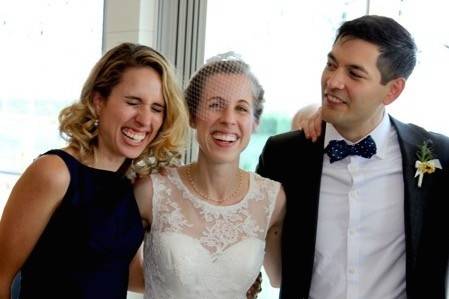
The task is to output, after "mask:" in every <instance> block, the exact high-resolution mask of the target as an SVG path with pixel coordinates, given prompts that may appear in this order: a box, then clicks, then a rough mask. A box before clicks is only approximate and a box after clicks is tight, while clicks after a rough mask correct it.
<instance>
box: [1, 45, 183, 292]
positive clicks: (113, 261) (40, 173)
mask: <svg viewBox="0 0 449 299" xmlns="http://www.w3.org/2000/svg"><path fill="white" fill-rule="evenodd" d="M186 115H187V114H186V112H185V108H184V105H183V102H182V93H181V92H180V88H179V87H178V86H177V83H176V79H175V76H174V73H173V70H172V68H171V66H170V65H169V64H168V62H167V61H166V60H165V58H164V57H162V56H161V55H160V54H159V53H158V52H156V51H155V50H153V49H151V48H149V47H146V46H142V45H136V44H130V43H124V44H121V45H119V46H117V47H115V48H113V49H111V50H110V51H109V52H107V53H106V54H105V55H104V56H103V57H102V58H101V59H100V61H99V62H98V63H97V64H96V65H95V67H94V68H93V70H92V72H91V73H90V75H89V77H88V79H87V81H86V83H85V85H84V87H83V90H82V92H81V98H80V100H79V101H78V102H76V103H74V104H73V105H71V106H69V107H67V108H65V109H63V110H62V111H61V113H60V116H59V120H60V131H61V133H62V135H63V137H65V138H66V140H67V141H68V146H67V147H66V148H64V149H58V150H51V151H48V152H46V153H45V154H43V155H41V156H40V157H39V158H38V159H36V160H35V161H34V162H33V163H32V164H31V165H30V166H29V167H28V168H27V169H26V171H25V172H24V173H23V175H22V176H21V177H20V179H19V180H18V182H17V183H16V185H15V186H14V188H13V191H12V192H11V195H10V197H9V199H8V201H7V204H6V206H5V210H4V212H3V216H2V218H1V221H0V298H1V299H9V298H10V287H11V283H12V280H13V278H14V276H15V275H16V273H17V272H18V271H21V275H22V281H21V293H20V298H22V299H27V298H86V299H87V298H117V299H118V298H120V299H123V298H126V292H127V288H128V283H129V281H128V275H129V265H130V262H131V260H132V258H133V257H134V255H135V254H136V252H137V249H138V248H139V246H140V244H141V242H142V238H143V227H142V223H141V220H140V214H139V210H138V206H137V204H136V201H135V199H134V196H133V189H132V184H131V182H130V180H129V179H128V178H127V176H126V174H127V173H129V172H130V171H133V172H137V173H138V174H148V173H149V172H151V170H152V169H155V168H158V167H159V166H160V165H166V164H167V163H170V161H171V159H172V158H173V157H176V156H177V155H178V154H177V150H178V148H179V146H180V144H181V143H182V141H183V137H184V132H185V128H186V124H187V116H186Z"/></svg>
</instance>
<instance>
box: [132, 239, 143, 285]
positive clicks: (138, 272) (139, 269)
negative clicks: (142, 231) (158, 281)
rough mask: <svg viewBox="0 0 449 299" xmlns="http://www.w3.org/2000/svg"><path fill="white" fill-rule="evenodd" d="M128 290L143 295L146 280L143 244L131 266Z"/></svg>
mask: <svg viewBox="0 0 449 299" xmlns="http://www.w3.org/2000/svg"><path fill="white" fill-rule="evenodd" d="M128 290H130V291H133V292H137V293H143V292H144V290H145V280H144V276H143V244H142V245H141V246H140V247H139V250H137V252H136V255H135V256H134V258H133V260H132V261H131V264H130V265H129V281H128Z"/></svg>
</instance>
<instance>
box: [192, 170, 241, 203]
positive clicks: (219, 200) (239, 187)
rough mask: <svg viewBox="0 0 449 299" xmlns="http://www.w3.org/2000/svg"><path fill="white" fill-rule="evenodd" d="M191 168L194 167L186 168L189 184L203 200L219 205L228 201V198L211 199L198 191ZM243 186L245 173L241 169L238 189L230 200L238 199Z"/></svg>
mask: <svg viewBox="0 0 449 299" xmlns="http://www.w3.org/2000/svg"><path fill="white" fill-rule="evenodd" d="M191 168H192V165H189V166H187V167H186V174H187V178H188V180H189V183H190V185H191V186H192V188H193V190H194V191H195V192H196V193H197V194H198V195H200V196H201V197H202V198H204V199H205V200H208V201H213V202H217V203H222V202H224V201H226V198H224V199H215V198H212V197H210V196H209V195H208V194H205V193H203V192H201V191H200V190H199V189H198V187H197V186H196V184H195V181H194V180H193V177H192V170H191ZM242 184H243V171H241V170H240V169H239V181H238V184H237V188H235V189H234V191H233V192H232V193H231V195H230V196H229V198H230V199H231V200H232V199H235V198H236V197H237V195H238V194H239V192H240V189H241V188H242Z"/></svg>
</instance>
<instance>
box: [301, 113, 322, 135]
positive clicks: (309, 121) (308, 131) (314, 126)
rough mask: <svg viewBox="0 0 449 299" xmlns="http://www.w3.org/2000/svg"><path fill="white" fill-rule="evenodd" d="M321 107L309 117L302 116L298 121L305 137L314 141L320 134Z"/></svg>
mask: <svg viewBox="0 0 449 299" xmlns="http://www.w3.org/2000/svg"><path fill="white" fill-rule="evenodd" d="M321 121H322V119H321V107H319V108H318V110H317V111H315V112H314V113H313V114H312V115H311V116H310V117H307V118H304V119H302V120H301V121H300V122H299V126H300V127H301V128H302V130H304V134H305V135H306V138H307V139H311V140H312V141H313V142H315V141H316V140H317V139H318V137H319V136H320V135H321Z"/></svg>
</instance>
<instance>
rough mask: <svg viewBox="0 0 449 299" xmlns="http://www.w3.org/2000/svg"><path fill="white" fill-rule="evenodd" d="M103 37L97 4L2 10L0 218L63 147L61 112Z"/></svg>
mask: <svg viewBox="0 0 449 299" xmlns="http://www.w3.org/2000/svg"><path fill="white" fill-rule="evenodd" d="M25 6H26V8H25ZM102 32H103V1H100V0H96V1H92V0H65V1H59V0H46V1H45V0H38V1H26V2H25V1H16V0H3V1H1V2H0V41H1V42H2V47H1V48H0V65H1V66H2V71H1V72H0V82H1V85H2V88H1V89H0V149H1V150H0V213H1V212H2V211H3V206H4V204H5V202H6V200H7V198H8V196H9V194H10V192H11V188H12V186H13V185H14V184H15V182H16V180H17V178H18V176H19V175H20V174H21V173H22V172H23V171H24V170H25V167H27V166H28V165H29V164H30V163H31V162H32V161H33V159H34V158H36V157H37V156H38V155H39V154H41V153H44V152H45V151H47V150H49V149H51V148H56V147H61V146H63V145H64V142H63V140H62V139H61V138H60V137H59V133H58V113H59V110H60V109H61V108H62V107H64V106H66V105H68V104H70V103H71V102H72V101H74V100H76V99H77V98H78V96H79V94H80V92H81V88H82V85H83V83H84V80H85V79H86V78H87V76H88V73H89V71H90V69H91V68H92V66H93V64H94V63H95V62H96V61H97V60H98V58H99V57H100V56H101V47H102Z"/></svg>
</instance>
